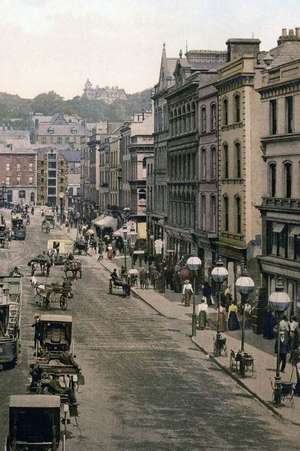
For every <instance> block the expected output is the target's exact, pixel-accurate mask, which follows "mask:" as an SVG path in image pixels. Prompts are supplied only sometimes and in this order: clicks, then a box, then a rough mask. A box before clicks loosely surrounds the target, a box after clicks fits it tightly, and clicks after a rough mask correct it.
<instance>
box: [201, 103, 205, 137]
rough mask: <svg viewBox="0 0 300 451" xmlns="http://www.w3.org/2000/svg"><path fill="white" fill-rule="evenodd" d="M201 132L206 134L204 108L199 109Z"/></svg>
mask: <svg viewBox="0 0 300 451" xmlns="http://www.w3.org/2000/svg"><path fill="white" fill-rule="evenodd" d="M201 132H202V133H206V108H205V106H203V107H202V108H201Z"/></svg>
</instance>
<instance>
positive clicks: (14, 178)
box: [0, 148, 37, 205]
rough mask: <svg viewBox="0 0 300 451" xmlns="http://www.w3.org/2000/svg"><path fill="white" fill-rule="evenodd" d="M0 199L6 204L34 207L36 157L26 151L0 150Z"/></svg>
mask: <svg viewBox="0 0 300 451" xmlns="http://www.w3.org/2000/svg"><path fill="white" fill-rule="evenodd" d="M0 185H1V188H0V189H1V195H2V199H3V200H4V201H6V202H8V203H14V204H22V205H25V204H28V205H34V204H35V203H36V200H37V155H36V153H35V152H32V151H30V150H29V151H27V150H14V151H8V150H7V149H6V148H3V149H1V150H0Z"/></svg>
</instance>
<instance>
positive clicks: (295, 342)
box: [289, 316, 299, 362]
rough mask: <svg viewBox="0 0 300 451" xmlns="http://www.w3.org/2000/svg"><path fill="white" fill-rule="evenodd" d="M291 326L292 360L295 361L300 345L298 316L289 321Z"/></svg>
mask: <svg viewBox="0 0 300 451" xmlns="http://www.w3.org/2000/svg"><path fill="white" fill-rule="evenodd" d="M289 326H290V343H289V345H290V353H291V354H290V362H291V361H293V358H294V354H295V352H296V351H297V350H298V346H299V323H298V321H297V318H296V316H292V318H291V321H290V323H289Z"/></svg>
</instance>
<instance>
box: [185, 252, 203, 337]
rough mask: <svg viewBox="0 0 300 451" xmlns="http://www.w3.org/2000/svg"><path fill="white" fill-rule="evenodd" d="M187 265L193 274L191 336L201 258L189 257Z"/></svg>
mask: <svg viewBox="0 0 300 451" xmlns="http://www.w3.org/2000/svg"><path fill="white" fill-rule="evenodd" d="M186 264H187V267H188V268H189V270H190V271H191V273H192V274H193V282H194V287H193V288H194V290H193V291H194V292H193V314H192V337H195V336H196V324H197V318H196V276H197V271H199V269H200V267H201V264H202V262H201V260H200V258H199V257H189V258H188V260H187V262H186Z"/></svg>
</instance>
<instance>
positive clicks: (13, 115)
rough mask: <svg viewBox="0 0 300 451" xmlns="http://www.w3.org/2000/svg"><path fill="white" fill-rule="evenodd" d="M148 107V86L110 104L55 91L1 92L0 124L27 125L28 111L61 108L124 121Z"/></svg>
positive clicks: (50, 111) (88, 116) (85, 116)
mask: <svg viewBox="0 0 300 451" xmlns="http://www.w3.org/2000/svg"><path fill="white" fill-rule="evenodd" d="M150 109H151V89H145V90H144V91H142V92H138V93H135V94H128V99H127V100H117V101H116V102H114V103H113V104H111V105H108V104H106V103H105V102H103V101H101V100H89V99H87V98H86V97H79V96H78V97H74V98H73V99H71V100H64V99H63V97H61V96H60V95H58V94H56V93H55V92H54V91H50V92H48V93H43V94H39V95H38V96H36V97H35V98H34V99H23V98H22V97H19V96H18V95H12V94H7V93H3V92H2V93H0V124H6V125H12V126H13V127H14V128H20V129H25V128H28V116H29V113H30V112H36V113H43V114H46V115H51V114H54V113H57V112H59V111H62V112H64V113H68V114H78V115H79V116H81V117H82V118H83V119H86V120H87V121H90V122H97V121H103V120H111V121H123V120H125V119H129V118H130V117H131V115H132V114H133V113H138V112H141V111H142V110H145V111H149V110H150Z"/></svg>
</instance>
